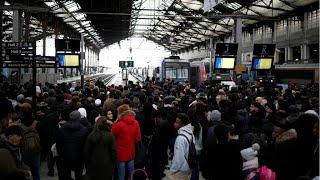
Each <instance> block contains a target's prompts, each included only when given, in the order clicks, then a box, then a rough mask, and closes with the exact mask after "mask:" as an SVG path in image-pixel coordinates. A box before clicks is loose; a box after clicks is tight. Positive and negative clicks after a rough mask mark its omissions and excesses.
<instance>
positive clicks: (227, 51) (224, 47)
mask: <svg viewBox="0 0 320 180" xmlns="http://www.w3.org/2000/svg"><path fill="white" fill-rule="evenodd" d="M237 52H238V44H236V43H217V44H216V53H215V54H217V55H220V56H230V55H234V56H236V55H237Z"/></svg>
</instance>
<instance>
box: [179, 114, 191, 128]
mask: <svg viewBox="0 0 320 180" xmlns="http://www.w3.org/2000/svg"><path fill="white" fill-rule="evenodd" d="M177 118H179V119H180V120H181V124H182V125H183V126H185V125H187V124H189V123H190V120H189V117H188V115H186V114H185V113H178V114H177Z"/></svg>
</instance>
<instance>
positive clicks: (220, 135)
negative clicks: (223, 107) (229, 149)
mask: <svg viewBox="0 0 320 180" xmlns="http://www.w3.org/2000/svg"><path fill="white" fill-rule="evenodd" d="M214 133H215V134H216V137H217V140H218V143H219V144H225V143H227V142H228V137H229V128H228V126H226V125H224V124H220V125H218V126H216V127H215V128H214Z"/></svg>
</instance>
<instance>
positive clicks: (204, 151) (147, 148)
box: [0, 78, 319, 180]
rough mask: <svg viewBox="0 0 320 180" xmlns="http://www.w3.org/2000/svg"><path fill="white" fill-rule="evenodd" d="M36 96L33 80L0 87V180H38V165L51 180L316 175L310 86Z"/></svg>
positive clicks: (92, 87)
mask: <svg viewBox="0 0 320 180" xmlns="http://www.w3.org/2000/svg"><path fill="white" fill-rule="evenodd" d="M36 90H37V96H36V97H37V99H32V91H33V87H32V82H28V83H26V84H24V85H17V84H9V83H6V82H3V83H0V120H1V123H0V162H1V163H0V179H8V180H9V179H10V180H11V179H22V180H23V179H33V180H39V179H40V166H41V165H42V166H44V165H46V166H47V168H48V172H47V173H48V174H47V175H48V176H55V175H56V174H57V176H58V178H59V180H71V179H73V178H74V179H75V180H80V179H88V180H90V179H91V180H100V179H101V180H102V179H104V180H106V179H107V180H112V179H118V180H124V179H139V180H140V179H141V180H142V179H144V180H145V179H147V178H148V179H153V180H160V179H162V178H163V177H165V176H167V177H168V178H169V179H172V180H189V179H191V180H199V177H200V176H202V177H203V178H205V179H207V180H256V179H261V178H262V177H265V178H266V179H269V180H273V179H278V180H295V179H313V178H316V177H319V98H318V97H319V85H318V84H308V85H300V86H297V85H293V84H292V83H291V84H290V85H289V86H288V89H283V88H282V87H277V86H273V85H261V84H259V83H255V84H253V85H249V84H242V85H238V86H237V87H227V86H223V85H220V84H212V83H209V82H205V83H202V84H201V85H200V86H199V87H195V86H194V85H190V84H189V83H188V82H184V83H181V82H174V81H172V80H165V81H159V80H158V79H155V78H152V80H149V79H147V80H146V81H145V82H144V83H141V84H139V83H137V84H134V83H133V82H130V83H129V85H128V86H121V85H119V86H115V85H111V86H106V85H105V84H103V83H102V82H101V81H100V80H97V81H96V82H90V81H88V82H86V83H85V85H84V87H81V86H80V84H79V83H78V84H77V85H76V86H75V87H73V86H72V84H68V83H62V84H49V83H45V84H38V86H37V87H36ZM33 100H36V107H33V106H32V104H33V103H32V101H33ZM55 166H56V168H55ZM55 169H56V170H57V172H55ZM71 172H74V175H73V176H72V173H71Z"/></svg>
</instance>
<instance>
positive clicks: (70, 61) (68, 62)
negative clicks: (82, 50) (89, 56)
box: [56, 54, 80, 68]
mask: <svg viewBox="0 0 320 180" xmlns="http://www.w3.org/2000/svg"><path fill="white" fill-rule="evenodd" d="M56 58H57V61H58V63H59V66H60V67H69V68H77V67H80V55H79V54H57V56H56Z"/></svg>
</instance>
